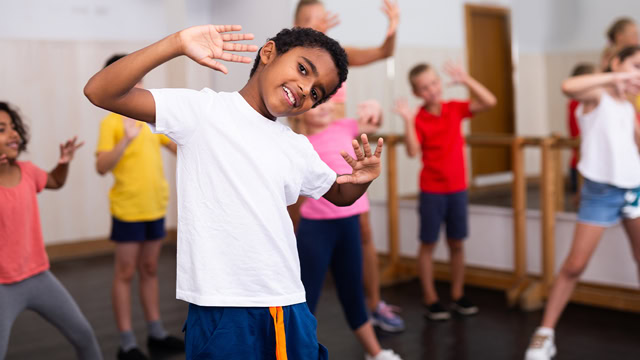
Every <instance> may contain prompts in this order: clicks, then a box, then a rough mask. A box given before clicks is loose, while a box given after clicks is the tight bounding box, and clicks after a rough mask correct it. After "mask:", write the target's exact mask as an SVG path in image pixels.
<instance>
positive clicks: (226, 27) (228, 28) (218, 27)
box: [213, 25, 242, 33]
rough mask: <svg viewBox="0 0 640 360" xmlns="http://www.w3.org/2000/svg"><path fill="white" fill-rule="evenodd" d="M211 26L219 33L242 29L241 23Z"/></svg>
mask: <svg viewBox="0 0 640 360" xmlns="http://www.w3.org/2000/svg"><path fill="white" fill-rule="evenodd" d="M213 27H214V28H215V29H216V31H217V32H219V33H225V32H229V31H240V30H242V25H213Z"/></svg>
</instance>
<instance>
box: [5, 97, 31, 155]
mask: <svg viewBox="0 0 640 360" xmlns="http://www.w3.org/2000/svg"><path fill="white" fill-rule="evenodd" d="M0 111H4V112H6V113H7V114H9V117H10V118H11V122H12V123H13V127H14V128H15V129H16V132H17V133H18V136H20V145H19V147H18V151H19V152H22V151H25V150H27V143H28V142H29V132H28V130H29V129H28V128H27V125H25V124H24V123H23V122H22V118H21V117H20V113H18V110H15V109H14V108H12V107H11V106H10V105H9V103H6V102H4V101H0Z"/></svg>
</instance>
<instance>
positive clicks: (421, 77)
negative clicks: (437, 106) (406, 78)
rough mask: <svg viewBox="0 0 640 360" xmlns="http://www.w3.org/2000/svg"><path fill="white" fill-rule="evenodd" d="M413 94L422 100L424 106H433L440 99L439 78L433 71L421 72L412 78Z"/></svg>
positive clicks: (440, 86) (440, 87) (440, 85)
mask: <svg viewBox="0 0 640 360" xmlns="http://www.w3.org/2000/svg"><path fill="white" fill-rule="evenodd" d="M413 94H414V95H415V96H417V97H419V98H420V99H422V100H424V102H425V104H433V103H436V102H438V101H440V98H441V97H442V84H441V82H440V77H439V76H438V74H436V72H435V71H433V69H429V70H427V71H423V72H421V73H420V74H418V75H417V76H416V77H414V78H413Z"/></svg>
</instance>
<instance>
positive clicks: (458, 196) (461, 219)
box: [420, 190, 469, 244]
mask: <svg viewBox="0 0 640 360" xmlns="http://www.w3.org/2000/svg"><path fill="white" fill-rule="evenodd" d="M468 202H469V201H468V197H467V191H466V190H465V191H460V192H456V193H452V194H434V193H427V192H421V193H420V241H422V242H423V243H425V244H433V243H435V242H436V241H438V237H439V235H440V228H441V227H442V223H445V225H446V229H447V239H456V240H464V239H465V238H466V237H467V235H468V233H469V225H468V211H467V205H468Z"/></svg>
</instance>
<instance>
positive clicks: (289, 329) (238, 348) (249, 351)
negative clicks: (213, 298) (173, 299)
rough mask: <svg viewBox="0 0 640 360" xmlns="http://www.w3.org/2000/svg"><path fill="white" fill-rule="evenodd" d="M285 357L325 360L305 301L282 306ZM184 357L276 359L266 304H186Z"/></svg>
mask: <svg viewBox="0 0 640 360" xmlns="http://www.w3.org/2000/svg"><path fill="white" fill-rule="evenodd" d="M282 310H283V313H284V316H283V320H284V333H285V335H286V352H287V358H288V359H289V360H311V359H312V360H315V359H318V360H325V359H328V358H329V355H328V352H327V349H326V348H325V347H324V346H322V345H321V344H319V343H318V339H317V337H316V327H317V322H316V318H315V317H314V316H313V315H311V313H310V312H309V307H308V306H307V304H306V303H301V304H295V305H290V306H283V307H282ZM183 331H184V333H185V346H186V358H187V360H191V359H194V360H195V359H202V360H204V359H207V360H218V359H220V360H223V359H224V360H235V359H238V360H272V359H273V360H276V329H275V325H274V318H273V317H272V315H271V313H270V311H269V308H267V307H208V306H198V305H194V304H189V314H188V315H187V321H186V322H185V324H184V328H183Z"/></svg>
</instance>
